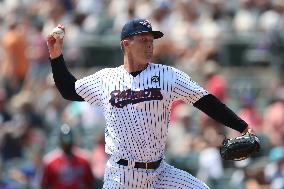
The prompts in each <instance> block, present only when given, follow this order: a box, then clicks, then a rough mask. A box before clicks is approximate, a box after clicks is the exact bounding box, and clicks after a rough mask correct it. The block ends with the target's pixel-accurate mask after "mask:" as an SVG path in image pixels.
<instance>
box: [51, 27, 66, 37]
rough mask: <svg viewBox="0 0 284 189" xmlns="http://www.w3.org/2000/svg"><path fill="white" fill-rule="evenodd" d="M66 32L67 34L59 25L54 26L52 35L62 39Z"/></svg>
mask: <svg viewBox="0 0 284 189" xmlns="http://www.w3.org/2000/svg"><path fill="white" fill-rule="evenodd" d="M64 34H65V31H64V30H63V29H62V28H60V27H58V26H57V27H55V28H53V30H52V36H53V37H54V38H56V39H58V38H60V39H62V38H63V37H64Z"/></svg>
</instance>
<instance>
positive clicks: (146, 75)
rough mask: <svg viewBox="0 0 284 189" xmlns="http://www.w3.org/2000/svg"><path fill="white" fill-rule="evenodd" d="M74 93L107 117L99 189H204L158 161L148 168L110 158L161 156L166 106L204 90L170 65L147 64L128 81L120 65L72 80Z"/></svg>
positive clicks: (190, 99) (149, 159)
mask: <svg viewBox="0 0 284 189" xmlns="http://www.w3.org/2000/svg"><path fill="white" fill-rule="evenodd" d="M75 89H76V92H77V94H79V95H80V96H81V97H83V98H84V100H85V101H87V102H89V103H90V104H91V105H98V106H100V107H102V110H103V113H104V115H105V118H106V128H105V139H106V152H107V153H108V154H110V155H111V158H110V160H109V161H108V163H107V168H106V173H105V184H104V188H111V189H116V188H123V189H126V188H129V189H130V188H131V189H134V188H194V189H205V188H208V187H207V186H206V185H205V184H203V183H202V182H201V181H198V180H197V179H196V178H194V177H193V176H191V175H190V174H188V173H186V172H184V171H181V170H178V169H176V168H174V167H172V166H170V165H168V164H167V163H166V162H164V161H162V163H161V166H160V167H159V168H158V169H157V170H155V171H153V170H143V169H136V168H132V167H131V166H121V165H118V164H116V161H115V160H118V159H127V160H130V161H133V162H134V161H138V162H152V161H157V160H159V159H161V158H164V151H165V145H166V139H167V132H168V121H169V114H170V112H169V111H170V107H171V104H172V103H173V102H174V101H175V100H178V99H182V100H184V101H185V102H187V103H189V104H193V103H194V102H196V101H197V100H199V99H200V98H201V97H203V96H204V95H207V94H208V92H207V91H206V90H204V89H203V88H202V87H200V86H199V85H198V84H197V83H196V82H194V81H193V80H192V79H191V78H190V77H189V76H188V75H187V74H185V73H183V72H182V71H180V70H177V69H175V68H173V67H169V66H166V65H161V64H152V63H149V64H148V66H147V68H146V69H145V70H143V71H142V72H141V73H140V74H139V75H137V76H136V77H133V76H132V75H131V74H129V73H128V72H127V71H126V70H125V69H124V67H123V65H122V66H120V67H117V68H106V69H103V70H101V71H99V72H97V73H95V74H93V75H90V76H87V77H84V78H82V79H80V80H77V81H76V83H75Z"/></svg>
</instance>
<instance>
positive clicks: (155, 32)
mask: <svg viewBox="0 0 284 189" xmlns="http://www.w3.org/2000/svg"><path fill="white" fill-rule="evenodd" d="M141 33H151V34H153V36H154V39H159V38H161V37H163V36H164V33H163V32H161V31H140V32H135V33H132V34H131V35H129V36H133V35H137V34H141ZM129 36H127V37H129Z"/></svg>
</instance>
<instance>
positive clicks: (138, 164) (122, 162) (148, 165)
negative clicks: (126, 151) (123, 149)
mask: <svg viewBox="0 0 284 189" xmlns="http://www.w3.org/2000/svg"><path fill="white" fill-rule="evenodd" d="M161 161H162V159H160V160H158V161H154V162H148V163H144V162H135V165H134V168H141V169H146V170H148V169H157V168H158V167H159V166H160V163H161ZM116 163H117V164H119V165H123V166H128V161H127V160H125V159H120V160H119V161H118V162H116Z"/></svg>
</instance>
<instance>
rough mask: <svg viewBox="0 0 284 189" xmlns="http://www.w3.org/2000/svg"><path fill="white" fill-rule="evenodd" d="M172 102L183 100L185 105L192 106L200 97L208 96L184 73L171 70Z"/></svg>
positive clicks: (206, 92)
mask: <svg viewBox="0 0 284 189" xmlns="http://www.w3.org/2000/svg"><path fill="white" fill-rule="evenodd" d="M173 69H174V70H173V71H174V83H173V86H174V87H173V100H174V101H175V100H183V101H184V102H186V103H189V104H194V103H195V102H196V101H198V100H199V99H200V98H201V97H203V96H205V95H207V94H208V91H206V90H205V89H204V88H202V87H201V86H199V84H198V83H196V82H195V81H193V80H192V79H191V78H190V77H189V76H188V75H187V74H186V73H184V72H182V71H180V70H177V69H175V68H173Z"/></svg>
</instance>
